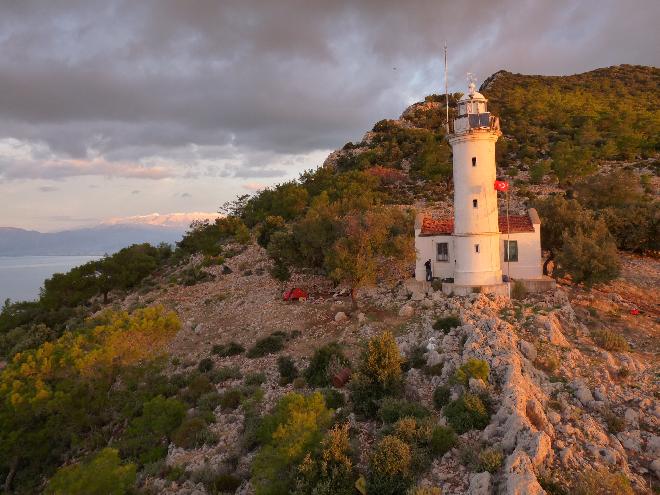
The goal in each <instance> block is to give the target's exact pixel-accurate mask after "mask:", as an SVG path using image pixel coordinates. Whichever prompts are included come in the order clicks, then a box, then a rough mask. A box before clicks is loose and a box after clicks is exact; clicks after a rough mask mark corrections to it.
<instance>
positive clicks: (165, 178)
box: [0, 0, 660, 231]
mask: <svg viewBox="0 0 660 495" xmlns="http://www.w3.org/2000/svg"><path fill="white" fill-rule="evenodd" d="M659 18H660V2H658V1H657V0H627V1H623V0H621V1H614V0H592V1H589V0H585V1H565V0H555V1H552V2H551V1H540V0H537V1H532V0H516V1H513V0H499V1H497V0H487V1H486V0H473V1H444V0H442V1H441V0H408V1H406V2H402V1H400V0H397V1H393V0H360V1H358V0H355V1H353V2H346V1H341V0H332V1H330V0H328V1H314V0H278V1H270V0H236V1H233V0H228V1H226V0H208V1H204V0H190V1H181V0H140V1H139V2H136V1H135V0H102V1H100V0H80V1H77V0H66V1H58V0H48V1H45V0H42V1H32V0H21V1H20V2H15V1H11V0H0V226H13V227H22V228H30V229H37V230H41V231H57V230H66V229H72V228H78V227H83V226H92V225H96V224H99V223H107V222H113V223H121V222H122V221H123V220H122V219H126V221H133V220H132V219H138V218H139V219H142V221H144V219H145V218H160V219H161V220H162V219H163V218H170V217H172V218H179V219H180V218H183V217H181V214H184V213H191V212H195V215H197V214H199V215H204V214H205V213H208V214H212V213H213V212H216V211H217V210H218V208H219V206H220V205H221V204H222V203H224V202H225V201H229V200H231V199H233V198H235V197H236V196H237V195H239V194H245V193H253V192H255V191H257V190H259V189H262V188H264V187H267V186H272V185H273V184H276V183H279V182H283V181H286V180H291V179H295V178H296V177H298V175H299V174H300V173H301V172H302V171H304V170H309V169H313V168H316V167H319V166H321V165H322V163H323V161H324V159H325V157H326V156H327V155H328V153H329V152H330V151H332V150H333V149H336V148H339V147H341V146H343V145H344V143H346V142H348V141H359V140H360V138H361V136H362V135H363V134H364V132H365V131H366V130H368V129H370V128H371V127H372V126H373V124H374V123H375V122H377V121H378V120H380V119H383V118H396V117H398V116H399V115H400V114H401V112H402V111H403V110H404V109H405V107H406V106H407V105H409V104H411V103H413V102H415V101H419V100H421V99H423V98H424V96H425V95H427V94H431V93H441V92H442V91H443V86H444V83H443V70H444V69H443V45H444V43H445V42H446V43H447V45H448V47H449V48H448V50H449V86H450V91H463V90H464V88H465V85H466V83H465V74H466V73H467V72H472V73H474V74H476V77H477V79H478V82H479V83H480V82H481V81H483V79H485V78H486V77H488V76H489V75H490V74H492V73H493V72H495V71H497V70H500V69H505V70H509V71H512V72H519V73H527V74H546V75H562V74H574V73H579V72H585V71H588V70H591V69H595V68H598V67H606V66H611V65H617V64H623V63H626V64H642V65H654V66H658V65H660V64H659V62H660V60H659V58H660V34H659V33H660V31H658V29H657V26H656V24H657V20H658V19H659ZM154 215H155V217H154Z"/></svg>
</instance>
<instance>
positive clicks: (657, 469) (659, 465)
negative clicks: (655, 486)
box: [649, 459, 660, 478]
mask: <svg viewBox="0 0 660 495" xmlns="http://www.w3.org/2000/svg"><path fill="white" fill-rule="evenodd" d="M649 467H650V468H651V471H653V473H654V474H655V475H656V477H658V478H660V459H656V460H654V461H653V462H652V463H651V465H650V466H649Z"/></svg>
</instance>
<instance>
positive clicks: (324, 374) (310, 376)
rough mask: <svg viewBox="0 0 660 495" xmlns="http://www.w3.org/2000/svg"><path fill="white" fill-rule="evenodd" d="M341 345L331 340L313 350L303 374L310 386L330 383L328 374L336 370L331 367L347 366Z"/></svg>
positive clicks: (347, 362)
mask: <svg viewBox="0 0 660 495" xmlns="http://www.w3.org/2000/svg"><path fill="white" fill-rule="evenodd" d="M349 364H350V363H349V361H348V359H347V358H346V357H345V356H344V353H343V351H342V349H341V346H340V345H339V344H338V343H336V342H332V343H330V344H327V345H324V346H323V347H320V348H318V349H317V350H316V351H314V355H313V356H312V359H311V360H310V362H309V366H308V367H307V369H306V370H305V373H304V376H305V380H307V383H308V384H309V385H311V386H312V387H326V386H328V385H330V374H331V373H332V372H333V371H338V369H337V370H334V369H331V368H344V367H347V366H349Z"/></svg>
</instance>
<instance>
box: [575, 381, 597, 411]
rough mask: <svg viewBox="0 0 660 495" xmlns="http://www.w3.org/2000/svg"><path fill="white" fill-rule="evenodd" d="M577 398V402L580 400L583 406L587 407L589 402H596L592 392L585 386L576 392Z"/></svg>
mask: <svg viewBox="0 0 660 495" xmlns="http://www.w3.org/2000/svg"><path fill="white" fill-rule="evenodd" d="M575 397H577V400H579V401H580V402H581V403H582V405H583V406H586V405H587V404H589V402H591V401H593V400H594V396H593V395H591V391H590V390H589V389H588V388H587V387H586V386H584V385H583V386H581V387H580V388H578V389H577V390H576V391H575Z"/></svg>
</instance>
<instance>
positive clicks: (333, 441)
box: [292, 423, 355, 495]
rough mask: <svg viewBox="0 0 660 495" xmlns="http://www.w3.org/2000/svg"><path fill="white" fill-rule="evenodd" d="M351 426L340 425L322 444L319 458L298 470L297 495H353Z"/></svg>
mask: <svg viewBox="0 0 660 495" xmlns="http://www.w3.org/2000/svg"><path fill="white" fill-rule="evenodd" d="M351 454H352V453H351V447H350V438H349V425H348V423H345V424H343V425H337V426H335V427H334V428H332V430H330V431H329V432H328V433H327V434H326V435H325V437H324V438H323V441H322V443H321V451H320V453H318V454H316V453H315V454H314V455H310V454H307V456H306V457H305V458H304V459H303V462H302V463H301V464H300V465H299V466H298V473H297V476H296V487H295V490H294V491H293V492H292V493H293V494H294V495H308V494H310V493H312V494H314V495H354V494H355V472H354V469H353V462H352V460H351V457H352V456H351Z"/></svg>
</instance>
